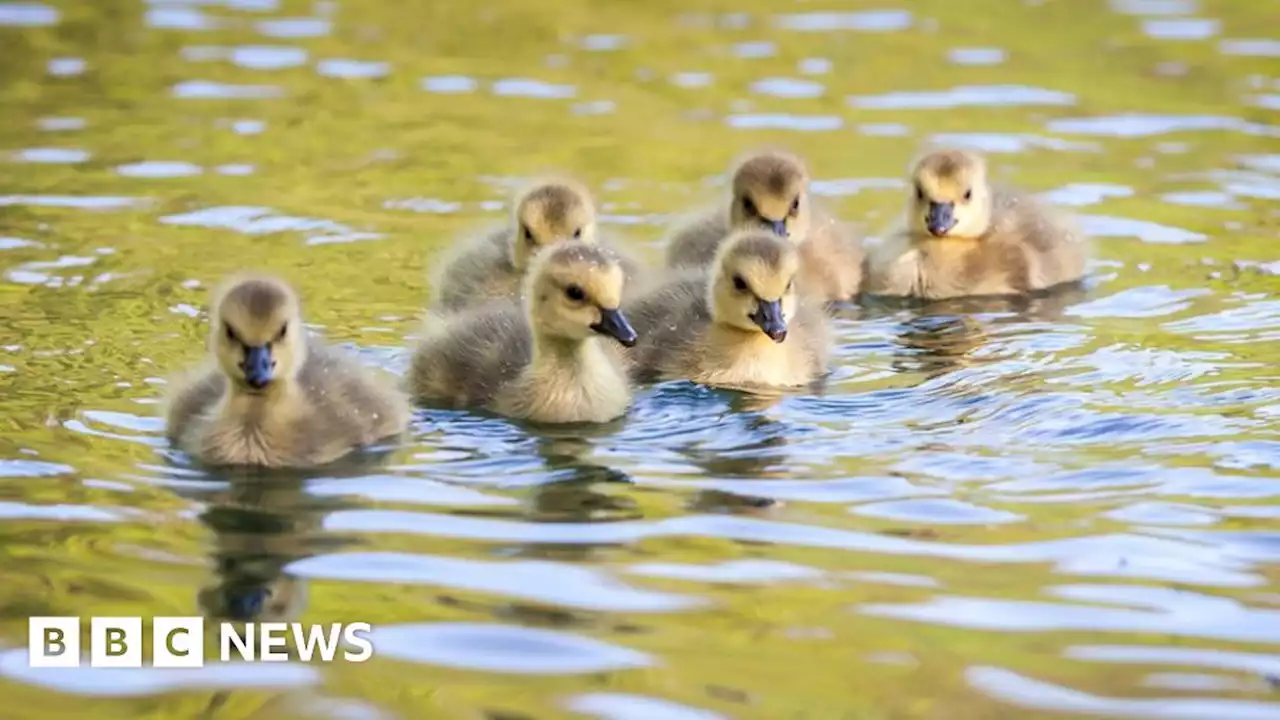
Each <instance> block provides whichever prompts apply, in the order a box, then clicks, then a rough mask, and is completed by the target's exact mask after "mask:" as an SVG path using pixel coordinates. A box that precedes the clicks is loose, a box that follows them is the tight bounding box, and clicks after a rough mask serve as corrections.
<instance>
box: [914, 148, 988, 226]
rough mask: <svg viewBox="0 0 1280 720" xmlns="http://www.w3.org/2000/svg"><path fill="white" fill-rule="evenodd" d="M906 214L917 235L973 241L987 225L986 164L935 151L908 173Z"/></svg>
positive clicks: (975, 157) (967, 156)
mask: <svg viewBox="0 0 1280 720" xmlns="http://www.w3.org/2000/svg"><path fill="white" fill-rule="evenodd" d="M911 180H912V183H911V184H912V187H911V199H910V201H909V203H908V208H907V213H908V217H909V219H910V223H911V226H912V227H913V228H914V229H915V230H916V231H917V232H919V233H921V234H924V233H928V234H929V235H931V236H933V237H938V238H974V237H980V236H981V235H983V234H985V233H986V232H987V230H988V229H989V227H990V225H991V187H990V186H989V185H987V163H986V160H984V159H983V158H982V156H980V155H976V154H974V153H971V152H965V151H963V150H936V151H934V152H931V153H929V154H927V155H925V156H924V157H922V158H920V160H918V161H917V162H916V164H915V167H914V168H912V171H911Z"/></svg>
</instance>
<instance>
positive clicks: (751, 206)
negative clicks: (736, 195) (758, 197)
mask: <svg viewBox="0 0 1280 720" xmlns="http://www.w3.org/2000/svg"><path fill="white" fill-rule="evenodd" d="M742 211H743V212H744V213H746V214H747V215H748V216H751V215H755V214H756V204H755V203H753V202H751V198H749V197H744V198H742Z"/></svg>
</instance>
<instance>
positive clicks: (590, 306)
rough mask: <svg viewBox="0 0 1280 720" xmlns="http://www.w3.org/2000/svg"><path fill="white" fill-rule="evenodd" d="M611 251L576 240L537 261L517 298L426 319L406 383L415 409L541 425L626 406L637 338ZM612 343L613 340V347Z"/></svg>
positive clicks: (595, 418) (601, 418) (599, 416)
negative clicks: (419, 404)
mask: <svg viewBox="0 0 1280 720" xmlns="http://www.w3.org/2000/svg"><path fill="white" fill-rule="evenodd" d="M624 283H625V280H624V278H623V271H622V267H621V265H620V264H619V262H618V260H617V258H616V257H615V256H613V255H612V254H611V253H610V252H609V251H608V250H605V249H603V248H600V247H598V246H594V245H588V244H586V243H583V242H581V241H574V240H569V241H564V242H561V243H557V244H556V245H553V246H551V247H548V248H546V249H545V250H543V251H542V252H541V253H539V254H538V256H537V257H536V258H535V259H534V260H533V263H532V265H531V266H530V268H529V274H528V277H526V278H525V282H524V288H523V291H522V293H521V295H522V299H521V300H520V301H519V302H517V301H516V300H514V299H511V300H507V301H505V302H495V303H491V304H489V305H486V306H483V307H479V308H473V309H471V310H469V311H467V312H463V313H459V314H455V315H451V316H447V317H441V316H434V317H429V318H428V322H429V323H435V326H434V327H428V328H427V329H426V331H425V333H424V336H423V338H422V340H421V342H420V344H419V345H418V347H417V348H416V349H415V351H414V353H413V360H412V364H411V366H410V369H409V376H408V383H409V388H410V391H411V393H412V394H413V396H414V397H415V398H417V399H418V400H420V401H425V402H429V403H432V404H436V405H440V406H445V407H453V408H464V407H481V408H484V409H487V410H490V411H491V412H495V413H498V414H500V415H506V416H508V417H513V418H517V419H522V420H531V421H534V422H541V423H570V422H606V421H608V420H612V419H614V418H616V417H619V416H621V415H622V414H623V413H625V412H626V410H627V408H628V406H629V405H630V404H631V388H630V386H629V384H628V383H627V370H626V365H625V357H624V356H623V355H622V351H621V349H620V348H619V347H618V345H617V344H615V343H614V342H613V341H617V343H621V344H622V345H626V346H631V345H634V344H635V342H636V332H635V330H634V329H632V327H631V324H630V322H628V320H627V317H626V315H624V314H623V313H622V311H621V310H620V309H619V307H618V306H619V304H620V302H621V299H622V292H623V287H624ZM609 338H612V340H609Z"/></svg>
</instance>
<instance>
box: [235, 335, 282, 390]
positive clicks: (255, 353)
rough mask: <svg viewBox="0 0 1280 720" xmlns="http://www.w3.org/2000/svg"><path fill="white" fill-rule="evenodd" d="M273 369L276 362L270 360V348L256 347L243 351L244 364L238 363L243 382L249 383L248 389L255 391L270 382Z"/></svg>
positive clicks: (266, 346)
mask: <svg viewBox="0 0 1280 720" xmlns="http://www.w3.org/2000/svg"><path fill="white" fill-rule="evenodd" d="M275 367H276V361H275V360H272V359H271V347H270V346H268V345H258V346H256V347H246V348H245V349H244V362H242V363H240V369H241V370H243V371H244V381H245V382H246V383H249V387H251V388H253V389H255V390H261V389H262V388H264V387H266V386H267V385H268V384H269V383H270V382H271V374H272V371H273V370H275Z"/></svg>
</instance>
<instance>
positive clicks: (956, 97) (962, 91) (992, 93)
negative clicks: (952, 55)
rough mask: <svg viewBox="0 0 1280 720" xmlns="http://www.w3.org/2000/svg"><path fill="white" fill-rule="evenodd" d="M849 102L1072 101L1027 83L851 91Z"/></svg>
mask: <svg viewBox="0 0 1280 720" xmlns="http://www.w3.org/2000/svg"><path fill="white" fill-rule="evenodd" d="M849 104H850V105H852V106H853V107H856V108H861V109H863V110H944V109H949V108H958V107H1006V106H1016V105H1075V104H1076V96H1075V95H1073V94H1071V93H1065V92H1059V91H1057V90H1045V89H1043V88H1036V87H1028V86H1026V85H968V86H961V87H956V88H952V89H950V90H922V91H915V92H891V93H886V94H884V95H854V96H850V97H849Z"/></svg>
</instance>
